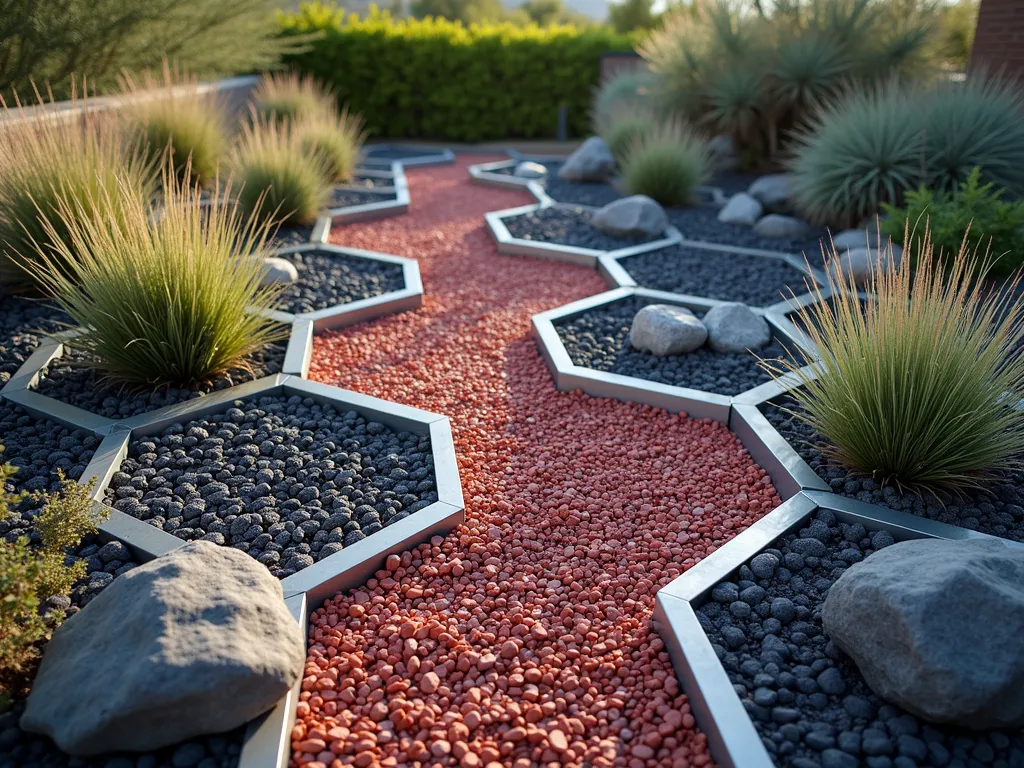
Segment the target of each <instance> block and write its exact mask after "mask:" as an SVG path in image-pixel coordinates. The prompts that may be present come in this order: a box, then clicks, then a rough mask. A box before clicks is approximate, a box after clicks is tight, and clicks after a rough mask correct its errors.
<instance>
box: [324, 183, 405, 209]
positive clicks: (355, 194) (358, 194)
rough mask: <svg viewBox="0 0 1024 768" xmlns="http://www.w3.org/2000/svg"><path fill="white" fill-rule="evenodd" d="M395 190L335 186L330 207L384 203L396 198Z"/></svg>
mask: <svg viewBox="0 0 1024 768" xmlns="http://www.w3.org/2000/svg"><path fill="white" fill-rule="evenodd" d="M395 199H397V198H396V197H395V193H393V192H378V191H374V190H373V189H372V188H370V187H367V188H366V189H344V188H342V187H335V188H334V189H333V190H331V201H330V204H329V206H328V207H329V208H331V209H332V210H333V209H335V208H349V207H352V206H356V205H367V204H368V203H383V202H386V201H388V200H395Z"/></svg>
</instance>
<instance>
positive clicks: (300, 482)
mask: <svg viewBox="0 0 1024 768" xmlns="http://www.w3.org/2000/svg"><path fill="white" fill-rule="evenodd" d="M106 498H107V502H108V503H109V504H112V505H113V506H114V508H116V509H119V510H121V511H122V512H125V513H126V514H130V515H132V516H133V517H136V518H139V519H141V520H148V521H149V522H150V523H151V524H153V525H155V526H157V527H160V528H163V530H165V531H168V532H170V533H173V534H174V535H175V536H177V537H179V538H181V539H184V540H186V541H192V540H194V539H206V540H208V541H213V542H215V543H217V544H223V545H226V546H233V547H235V548H237V549H240V550H242V551H243V552H247V553H249V554H250V555H252V556H253V557H255V558H256V559H258V560H259V561H260V562H261V563H263V564H264V565H266V566H267V567H268V568H269V569H270V571H271V573H273V574H275V575H276V576H278V577H280V578H283V577H285V576H288V575H289V574H292V573H295V572H296V571H299V570H301V569H303V568H305V567H306V566H309V565H312V564H313V563H314V562H315V561H317V560H320V559H322V558H324V557H327V556H328V555H331V554H333V553H335V552H340V551H341V550H342V549H343V548H344V547H347V546H350V545H352V544H354V543H356V542H357V541H360V540H361V539H364V538H366V537H367V536H370V535H372V534H374V533H376V532H377V531H379V530H381V529H382V528H383V527H384V526H386V525H389V524H391V523H394V522H397V521H398V520H401V519H404V518H405V517H408V516H409V515H410V514H412V513H414V512H416V511H418V510H420V509H423V508H424V507H426V506H428V505H429V504H431V503H433V502H434V501H437V492H436V488H435V485H434V465H433V456H432V454H431V451H430V438H429V437H425V436H421V435H415V434H412V433H409V432H401V433H396V432H393V431H392V430H390V429H389V428H388V427H386V426H384V425H383V424H380V423H378V422H373V421H369V422H368V421H367V420H366V419H364V418H363V417H362V416H360V415H359V414H358V413H356V412H355V411H343V410H340V409H338V408H335V407H334V406H330V405H321V404H320V403H316V402H314V401H312V400H309V399H303V398H300V397H281V396H277V397H263V398H258V399H253V400H248V401H236V403H235V405H234V407H232V408H230V409H229V410H227V411H226V412H225V413H222V414H218V415H216V416H211V417H209V418H204V419H198V420H195V421H192V422H189V423H188V424H184V425H182V424H174V425H172V426H170V427H169V428H168V429H167V430H165V431H164V432H163V434H161V435H159V436H155V437H151V438H146V439H142V440H138V441H135V442H133V443H132V444H131V446H130V447H129V452H128V458H127V459H125V461H124V463H123V464H122V466H121V470H120V471H119V472H117V473H115V475H114V477H113V480H112V481H111V484H110V488H109V489H108V491H107V497H106Z"/></svg>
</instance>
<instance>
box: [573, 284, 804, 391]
mask: <svg viewBox="0 0 1024 768" xmlns="http://www.w3.org/2000/svg"><path fill="white" fill-rule="evenodd" d="M656 303H658V302H656V301H651V300H648V299H641V298H639V297H635V296H633V297H629V298H626V299H622V300H621V301H616V302H613V303H612V304H607V305H605V306H603V307H599V308H597V309H591V310H588V311H587V312H585V313H584V314H582V315H580V316H578V317H576V318H573V319H572V320H569V321H566V322H561V323H558V324H557V325H556V326H555V327H556V329H557V331H558V335H559V337H560V338H561V339H562V343H563V344H564V345H565V349H566V351H567V352H568V353H569V357H570V358H571V359H572V362H573V363H574V364H575V365H579V366H583V367H585V368H593V369H594V370H598V371H607V372H608V373H618V374H621V375H623V376H633V377H636V378H639V379H646V380H648V381H656V382H659V383H661V384H671V385H674V386H677V387H689V388H691V389H699V390H702V391H704V392H716V393H718V394H720V395H738V394H739V393H740V392H745V391H746V390H748V389H753V388H754V387H756V386H758V385H759V384H764V383H765V382H766V381H770V380H771V377H770V376H769V375H768V374H767V373H766V372H764V371H763V370H762V369H761V368H760V367H759V366H758V364H757V358H755V357H754V356H753V355H752V354H749V353H745V354H737V355H730V354H720V353H718V352H713V351H711V349H709V348H708V347H701V348H700V349H698V350H696V351H695V352H690V353H689V354H684V355H668V356H665V357H658V356H656V355H652V354H651V353H649V352H641V351H639V350H636V349H634V348H633V347H632V346H630V343H629V328H630V325H631V324H632V322H633V317H634V316H635V315H636V313H637V312H639V311H640V309H641V308H643V307H644V306H646V305H648V304H656ZM697 316H698V317H703V313H697ZM784 353H785V350H783V348H782V346H781V344H779V343H778V341H773V342H772V343H771V344H769V345H768V346H767V347H764V348H763V349H761V350H759V351H758V354H759V355H760V356H761V357H762V358H765V359H768V358H776V357H781V356H782V355H783V354H784Z"/></svg>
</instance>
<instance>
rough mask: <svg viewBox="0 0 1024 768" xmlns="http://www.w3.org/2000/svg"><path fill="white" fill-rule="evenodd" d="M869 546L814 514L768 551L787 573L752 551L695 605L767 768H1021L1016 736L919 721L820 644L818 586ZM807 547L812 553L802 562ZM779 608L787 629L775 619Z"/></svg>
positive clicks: (822, 591)
mask: <svg viewBox="0 0 1024 768" xmlns="http://www.w3.org/2000/svg"><path fill="white" fill-rule="evenodd" d="M882 534H884V536H883V535H882ZM805 542H813V543H812V544H810V545H809V546H808V545H806V544H804V543H805ZM876 542H877V543H878V544H881V545H888V544H891V543H892V536H891V535H890V534H889V533H888V532H887V531H876V532H873V533H869V532H868V531H866V530H865V528H864V526H863V525H848V524H846V523H840V522H839V521H838V520H837V518H836V517H835V515H833V514H832V513H830V512H827V511H819V512H817V513H816V514H815V516H814V517H813V518H812V520H811V521H809V524H808V525H807V526H806V527H804V528H803V529H801V530H800V531H799V532H798V533H796V534H791V535H788V536H785V537H783V538H782V539H779V540H778V541H776V542H775V543H774V544H773V545H772V547H771V548H770V554H771V556H772V558H774V559H776V560H777V561H779V562H781V563H784V564H786V565H784V566H782V567H775V568H774V570H772V572H771V573H770V574H768V567H767V566H768V565H770V564H771V562H770V560H767V559H766V558H765V555H766V553H764V552H763V553H761V554H759V555H757V556H756V557H754V558H753V559H751V561H750V562H749V568H741V569H740V572H739V574H738V575H737V577H735V578H733V579H730V580H728V581H725V582H721V583H719V584H716V585H715V587H714V588H713V589H712V591H711V600H709V601H708V602H706V603H704V604H703V605H702V606H700V607H699V608H698V609H697V619H698V621H699V622H700V624H701V626H702V627H703V628H704V631H705V632H706V633H707V635H708V639H709V640H710V641H711V644H712V647H713V648H714V649H715V652H716V653H717V655H718V657H719V659H720V661H721V663H722V666H723V667H724V668H725V670H726V672H727V674H728V675H729V680H730V682H731V683H732V685H733V688H734V689H735V690H736V692H737V695H739V697H740V700H741V701H742V703H743V706H744V708H745V709H746V711H747V713H748V715H749V716H750V718H751V720H752V721H753V723H754V726H755V728H756V729H757V732H758V734H759V735H760V737H761V742H762V743H763V745H764V747H765V749H766V750H767V752H768V754H769V755H770V756H771V757H772V760H773V761H774V762H775V765H777V766H779V767H780V768H783V767H785V768H811V767H812V766H817V768H856V767H857V766H869V767H870V766H883V765H885V766H888V767H889V768H904V767H905V768H917V767H918V766H922V767H923V766H934V767H935V768H943V767H944V766H955V765H962V766H1017V765H1024V733H1021V732H1006V731H985V732H978V731H969V730H966V729H960V728H956V727H951V726H938V725H935V724H931V723H927V722H925V721H922V720H919V719H918V718H916V717H914V716H913V715H911V714H909V713H907V712H904V711H903V710H901V709H899V708H898V707H895V706H892V705H891V704H887V703H886V702H884V701H882V700H881V699H879V698H878V697H877V696H875V694H874V693H873V692H872V691H871V689H870V688H869V687H868V685H867V683H866V682H865V681H864V678H863V676H862V675H861V674H860V672H859V671H858V669H857V666H856V665H855V664H854V663H853V661H852V660H851V659H850V658H849V657H847V656H846V655H845V654H843V653H842V652H841V651H839V650H838V649H837V648H836V647H835V645H834V644H833V643H831V642H830V640H829V637H828V635H826V634H825V631H824V628H823V627H822V623H821V611H822V608H823V606H824V602H825V597H826V596H827V594H828V590H829V589H830V588H831V586H832V584H833V583H835V581H836V579H838V578H839V577H840V575H842V573H843V572H844V571H845V570H846V568H848V567H849V565H850V563H849V562H848V560H847V559H846V558H844V557H843V556H842V553H845V552H848V551H855V552H857V554H858V555H859V557H860V558H861V559H863V558H866V557H870V556H871V555H872V553H874V552H875V551H876V550H877V548H878V547H877V546H876ZM808 549H810V550H813V551H814V552H815V553H816V554H814V555H808V553H807V550H808ZM798 560H799V561H802V563H798V562H797V561H798ZM790 566H792V570H790ZM759 572H760V574H768V575H759ZM744 576H752V577H754V578H756V582H755V583H753V584H750V583H749V582H748V581H747V580H745V579H744ZM744 584H747V586H744ZM755 587H756V588H757V589H759V590H760V593H759V594H758V595H752V596H751V597H752V598H753V597H756V598H759V602H758V603H757V604H755V605H754V606H753V608H754V610H752V611H751V612H750V613H749V614H746V615H737V614H736V613H734V612H731V611H727V610H722V606H723V604H725V601H726V600H728V599H729V598H732V597H734V596H737V595H738V596H742V595H743V594H744V593H746V592H747V590H750V589H754V588H755ZM762 606H766V607H767V611H766V610H762V609H761V607H762ZM780 609H781V612H783V613H785V614H786V616H785V617H783V618H787V619H790V620H789V621H783V620H780V619H778V618H776V614H777V613H779V612H780Z"/></svg>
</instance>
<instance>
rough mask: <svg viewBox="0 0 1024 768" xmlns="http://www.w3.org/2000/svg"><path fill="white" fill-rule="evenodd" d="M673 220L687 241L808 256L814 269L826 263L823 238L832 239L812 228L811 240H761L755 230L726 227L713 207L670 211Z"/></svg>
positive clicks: (739, 226) (801, 256)
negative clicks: (822, 249)
mask: <svg viewBox="0 0 1024 768" xmlns="http://www.w3.org/2000/svg"><path fill="white" fill-rule="evenodd" d="M665 212H666V213H667V214H668V219H669V221H670V222H671V223H672V224H674V225H675V226H676V227H677V228H678V229H679V231H680V232H681V233H682V235H683V238H684V239H685V240H700V241H703V242H705V243H718V244H719V245H735V246H739V247H742V248H755V249H759V250H762V251H781V252H783V253H792V254H795V255H796V256H799V257H800V259H801V261H803V258H804V255H806V257H807V260H808V261H809V262H810V264H811V266H812V267H821V266H822V265H823V263H824V261H823V259H822V255H821V238H823V237H826V238H827V237H828V231H827V230H825V229H822V228H812V229H811V230H810V234H808V236H807V237H801V238H788V237H759V236H757V235H756V234H754V230H753V229H752V228H751V227H745V226H743V225H740V224H725V223H723V222H721V221H719V220H718V209H717V208H714V207H712V206H700V205H698V206H692V207H690V208H666V209H665Z"/></svg>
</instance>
